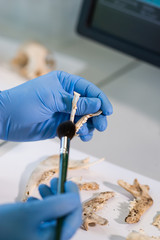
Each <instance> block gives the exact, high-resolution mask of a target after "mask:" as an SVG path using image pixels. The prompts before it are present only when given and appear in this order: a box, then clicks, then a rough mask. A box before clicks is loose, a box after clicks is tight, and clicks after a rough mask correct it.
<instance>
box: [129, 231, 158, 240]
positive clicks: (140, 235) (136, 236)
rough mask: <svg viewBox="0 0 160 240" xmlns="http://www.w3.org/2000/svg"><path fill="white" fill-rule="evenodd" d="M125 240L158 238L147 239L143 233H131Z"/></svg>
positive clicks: (156, 238) (148, 238) (155, 239)
mask: <svg viewBox="0 0 160 240" xmlns="http://www.w3.org/2000/svg"><path fill="white" fill-rule="evenodd" d="M126 240H160V237H153V236H152V237H149V236H147V235H146V234H145V233H138V232H132V233H130V234H129V235H128V237H127V238H126Z"/></svg>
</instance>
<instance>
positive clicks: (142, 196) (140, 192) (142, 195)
mask: <svg viewBox="0 0 160 240" xmlns="http://www.w3.org/2000/svg"><path fill="white" fill-rule="evenodd" d="M118 184H119V185H120V186H121V187H123V188H124V189H126V190H127V191H128V192H130V193H131V194H132V195H133V196H134V197H135V199H134V200H133V201H131V202H130V209H129V210H130V211H129V215H128V216H127V217H126V219H125V221H126V222H127V223H137V222H139V220H140V218H141V216H142V215H143V214H144V213H145V212H146V211H147V209H149V208H150V207H151V206H152V204H153V200H152V198H151V197H150V195H149V194H148V191H149V186H148V185H141V184H139V182H138V180H137V179H135V180H134V183H133V185H130V184H128V183H127V182H124V181H123V180H119V181H118Z"/></svg>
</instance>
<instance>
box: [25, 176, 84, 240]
mask: <svg viewBox="0 0 160 240" xmlns="http://www.w3.org/2000/svg"><path fill="white" fill-rule="evenodd" d="M57 186H58V178H53V179H52V180H51V182H50V187H48V186H47V185H45V184H41V185H39V193H40V195H41V197H42V198H43V199H46V198H48V197H50V196H53V195H56V194H57ZM71 189H72V192H73V191H74V192H75V193H77V192H79V189H78V187H77V185H76V184H75V183H73V182H71V181H69V182H66V183H65V192H68V191H71ZM35 200H39V199H37V198H34V197H30V198H28V202H32V201H35ZM81 223H82V207H81V205H80V206H79V207H78V208H77V209H75V210H74V211H73V212H72V213H71V214H69V215H68V216H67V217H65V218H64V221H63V228H62V237H63V235H65V239H70V238H71V237H72V236H73V234H74V233H75V232H76V230H77V229H78V228H79V227H80V225H81ZM44 225H45V226H47V227H48V226H55V221H49V222H46V223H45V224H44ZM64 229H65V231H64Z"/></svg>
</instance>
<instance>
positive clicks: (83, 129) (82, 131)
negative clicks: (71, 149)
mask: <svg viewBox="0 0 160 240" xmlns="http://www.w3.org/2000/svg"><path fill="white" fill-rule="evenodd" d="M88 133H89V130H88V127H87V123H84V124H83V126H82V127H81V128H80V129H79V131H78V132H77V134H78V135H80V136H82V135H87V134H88Z"/></svg>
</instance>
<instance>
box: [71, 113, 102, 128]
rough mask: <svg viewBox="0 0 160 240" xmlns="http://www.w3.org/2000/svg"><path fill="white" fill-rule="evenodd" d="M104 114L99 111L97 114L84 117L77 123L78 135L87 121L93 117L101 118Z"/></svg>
mask: <svg viewBox="0 0 160 240" xmlns="http://www.w3.org/2000/svg"><path fill="white" fill-rule="evenodd" d="M101 113H102V111H98V112H96V113H91V114H87V115H84V116H83V117H81V118H80V119H79V120H78V122H77V123H76V133H77V132H78V131H79V129H80V128H81V127H82V126H83V124H84V123H86V122H87V120H88V119H89V118H91V117H95V116H99V115H100V114H101Z"/></svg>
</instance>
